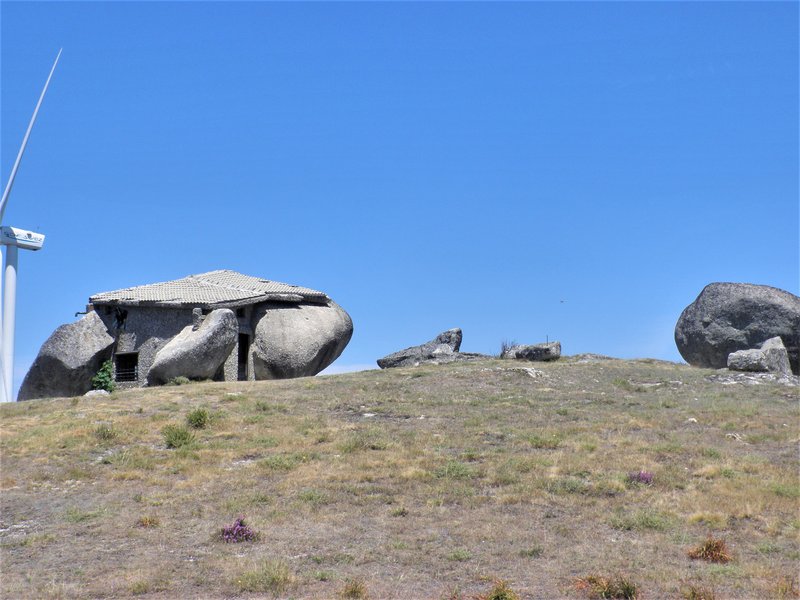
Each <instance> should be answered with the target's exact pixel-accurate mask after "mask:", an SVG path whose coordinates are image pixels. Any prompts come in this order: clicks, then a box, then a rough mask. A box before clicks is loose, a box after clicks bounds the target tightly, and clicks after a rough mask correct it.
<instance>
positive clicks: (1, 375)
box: [0, 244, 11, 402]
mask: <svg viewBox="0 0 800 600" xmlns="http://www.w3.org/2000/svg"><path fill="white" fill-rule="evenodd" d="M2 247H3V246H2V244H0V248H2ZM2 298H3V278H2V277H0V299H2ZM2 336H3V311H2V307H0V402H11V398H9V397H8V394H6V366H5V365H6V362H5V360H4V359H3V350H2V341H3V338H2Z"/></svg>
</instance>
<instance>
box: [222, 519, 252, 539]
mask: <svg viewBox="0 0 800 600" xmlns="http://www.w3.org/2000/svg"><path fill="white" fill-rule="evenodd" d="M256 536H257V534H256V532H255V531H253V530H252V529H250V527H248V526H247V525H246V524H245V522H244V517H239V518H238V519H236V520H235V521H234V522H233V525H229V526H228V527H223V528H222V540H223V541H224V542H226V543H228V544H236V543H238V542H252V541H253V540H255V539H256Z"/></svg>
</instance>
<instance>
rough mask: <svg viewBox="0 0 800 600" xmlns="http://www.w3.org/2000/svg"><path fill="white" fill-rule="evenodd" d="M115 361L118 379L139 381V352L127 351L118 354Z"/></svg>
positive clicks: (116, 378)
mask: <svg viewBox="0 0 800 600" xmlns="http://www.w3.org/2000/svg"><path fill="white" fill-rule="evenodd" d="M114 361H115V367H116V369H115V377H114V379H115V380H116V381H120V382H124V381H139V353H138V352H126V353H124V354H117V355H116V356H115V357H114Z"/></svg>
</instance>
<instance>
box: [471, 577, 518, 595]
mask: <svg viewBox="0 0 800 600" xmlns="http://www.w3.org/2000/svg"><path fill="white" fill-rule="evenodd" d="M477 600H520V595H519V594H517V592H515V591H514V590H512V589H511V588H510V587H509V586H508V583H506V582H505V581H501V580H497V581H495V582H494V585H493V586H492V589H491V590H489V593H487V594H483V595H480V596H478V597H477Z"/></svg>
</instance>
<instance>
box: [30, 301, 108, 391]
mask: <svg viewBox="0 0 800 600" xmlns="http://www.w3.org/2000/svg"><path fill="white" fill-rule="evenodd" d="M113 345H114V338H113V337H112V336H110V335H109V334H108V331H107V330H106V326H105V325H104V324H103V321H102V320H101V319H100V317H99V316H97V313H96V312H94V311H92V312H90V313H88V314H87V315H85V316H84V317H83V318H81V319H80V320H78V321H76V322H75V323H69V324H67V325H61V326H60V327H59V328H58V329H56V330H55V331H54V332H53V333H52V335H51V336H50V337H49V338H47V341H46V342H45V343H44V344H43V345H42V348H41V350H39V354H38V355H37V357H36V360H34V361H33V365H32V366H31V368H30V370H29V371H28V374H27V375H25V379H24V380H23V382H22V387H21V388H20V390H19V396H18V399H19V400H30V399H32V398H52V397H64V396H80V395H82V394H85V393H86V392H88V391H89V390H91V389H92V377H94V376H95V375H96V374H97V371H99V370H100V367H101V366H102V364H103V362H105V361H106V360H108V359H109V358H110V357H111V350H112V348H113Z"/></svg>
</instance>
